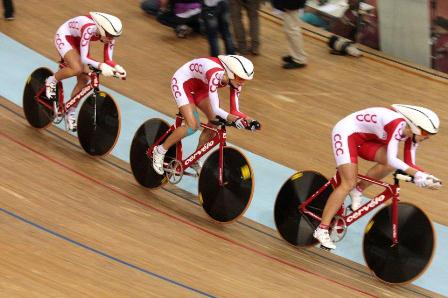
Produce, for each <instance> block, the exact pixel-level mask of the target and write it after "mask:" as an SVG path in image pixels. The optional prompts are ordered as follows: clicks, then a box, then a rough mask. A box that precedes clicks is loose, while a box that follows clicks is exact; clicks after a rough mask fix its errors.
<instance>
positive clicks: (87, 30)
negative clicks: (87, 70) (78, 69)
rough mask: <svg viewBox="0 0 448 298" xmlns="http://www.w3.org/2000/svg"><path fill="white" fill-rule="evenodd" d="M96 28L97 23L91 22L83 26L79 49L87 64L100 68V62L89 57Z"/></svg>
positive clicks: (82, 59) (83, 61)
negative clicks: (91, 40)
mask: <svg viewBox="0 0 448 298" xmlns="http://www.w3.org/2000/svg"><path fill="white" fill-rule="evenodd" d="M95 30H96V25H95V24H93V23H92V24H89V25H88V26H85V27H83V28H81V40H80V44H79V51H80V56H81V62H82V63H83V64H85V65H92V66H93V67H95V68H100V62H98V61H96V60H94V59H92V58H90V57H89V50H90V39H91V38H92V36H93V34H94V32H95Z"/></svg>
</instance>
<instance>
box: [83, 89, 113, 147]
mask: <svg viewBox="0 0 448 298" xmlns="http://www.w3.org/2000/svg"><path fill="white" fill-rule="evenodd" d="M95 104H96V119H95ZM120 123H121V115H120V110H119V108H118V105H117V104H116V102H115V100H114V99H113V98H112V96H110V95H109V94H107V93H106V92H102V91H101V92H99V93H98V94H97V96H96V100H95V97H94V96H93V95H91V96H89V97H88V98H87V99H86V100H85V101H84V103H83V104H82V106H81V109H80V110H79V115H78V139H79V143H80V144H81V146H82V148H83V149H84V150H85V151H86V152H87V153H88V154H90V155H94V156H103V155H106V154H108V153H109V152H110V151H111V150H112V149H113V148H114V146H115V143H116V142H117V140H118V136H119V135H120V129H121V124H120Z"/></svg>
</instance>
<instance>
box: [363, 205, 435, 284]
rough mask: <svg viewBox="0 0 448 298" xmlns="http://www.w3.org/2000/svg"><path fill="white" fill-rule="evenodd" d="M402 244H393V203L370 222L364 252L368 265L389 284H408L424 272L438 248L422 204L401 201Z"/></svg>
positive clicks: (399, 238) (399, 211)
mask: <svg viewBox="0 0 448 298" xmlns="http://www.w3.org/2000/svg"><path fill="white" fill-rule="evenodd" d="M397 232H398V241H399V242H398V244H397V245H395V246H393V245H392V205H389V206H386V207H384V208H382V209H381V210H380V211H379V212H378V213H376V214H375V215H374V216H373V218H372V219H371V220H370V221H369V223H368V224H367V227H366V229H365V231H364V241H363V252H364V258H365V260H366V263H367V266H368V267H369V268H370V269H371V270H372V271H373V273H374V274H375V275H376V276H377V277H378V278H379V279H381V280H383V281H385V282H388V283H408V282H411V281H412V280H414V279H416V278H417V277H418V276H419V275H420V274H422V273H423V272H424V271H425V270H426V268H427V267H428V266H429V264H430V262H431V258H432V255H433V251H434V246H435V245H434V230H433V226H432V224H431V221H430V220H429V218H428V217H427V216H426V214H425V213H424V212H423V211H422V210H421V209H420V208H418V207H416V206H414V205H412V204H409V203H401V202H400V203H399V204H398V231H397Z"/></svg>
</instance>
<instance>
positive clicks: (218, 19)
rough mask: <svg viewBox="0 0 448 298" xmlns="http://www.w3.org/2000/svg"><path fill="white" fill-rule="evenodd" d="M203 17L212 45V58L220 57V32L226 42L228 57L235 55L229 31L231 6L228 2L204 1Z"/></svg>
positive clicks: (224, 0)
mask: <svg viewBox="0 0 448 298" xmlns="http://www.w3.org/2000/svg"><path fill="white" fill-rule="evenodd" d="M201 15H202V20H203V21H204V26H205V33H206V35H207V39H208V43H209V45H210V56H213V57H218V55H219V43H218V32H219V34H220V35H221V37H222V39H223V41H224V47H225V49H226V51H225V53H226V55H234V54H235V46H234V45H233V41H232V34H231V33H230V30H229V4H228V3H227V0H204V1H203V3H202V14H201Z"/></svg>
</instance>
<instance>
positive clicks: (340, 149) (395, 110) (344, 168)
mask: <svg viewBox="0 0 448 298" xmlns="http://www.w3.org/2000/svg"><path fill="white" fill-rule="evenodd" d="M439 124H440V120H439V117H438V116H437V115H436V114H435V113H434V112H433V111H431V110H429V109H427V108H423V107H419V106H411V105H404V104H393V105H392V108H383V107H378V108H367V109H364V110H361V111H357V112H354V113H352V114H350V115H348V116H347V117H345V118H343V119H342V120H341V121H339V122H338V123H337V124H336V126H335V127H334V129H333V133H332V144H333V153H334V157H335V159H336V165H337V169H338V173H339V175H340V177H341V183H340V184H339V186H337V187H336V188H335V189H334V191H333V192H332V193H331V195H330V197H329V198H328V201H327V203H326V205H325V208H324V211H323V214H322V221H321V223H320V225H319V226H318V227H317V229H316V230H315V231H314V237H315V238H316V239H317V240H319V242H320V243H321V246H322V247H323V248H326V249H335V248H336V246H335V244H334V243H333V241H332V240H331V238H330V235H329V232H328V228H329V226H330V224H331V221H332V219H333V217H334V216H335V215H336V213H337V211H338V210H339V208H340V207H341V205H342V203H343V202H344V199H345V198H346V196H347V195H348V194H350V196H351V198H352V209H353V210H356V209H357V208H359V207H360V205H361V192H362V191H363V190H364V189H365V188H366V187H367V186H369V183H366V182H360V183H358V184H357V175H358V156H360V157H361V158H363V159H366V160H370V161H375V162H377V164H376V165H374V166H373V167H372V168H370V169H369V171H368V172H367V174H366V175H367V176H369V177H372V178H374V179H382V178H384V177H385V176H387V175H388V174H389V173H391V172H392V171H393V170H395V169H399V170H402V171H404V172H406V173H407V174H409V175H412V176H414V183H415V184H416V185H417V186H418V187H424V188H430V189H438V188H440V187H441V186H442V181H441V180H440V179H437V178H436V177H434V176H432V175H430V174H429V173H427V172H425V171H424V170H422V169H421V168H419V167H417V166H416V165H415V152H416V149H417V147H418V145H419V143H421V142H422V141H424V140H427V139H429V138H430V137H431V136H432V135H435V134H436V133H437V132H438V131H439ZM401 141H404V142H405V146H404V161H402V160H400V159H399V158H398V157H397V155H398V146H399V143H400V142H401Z"/></svg>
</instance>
